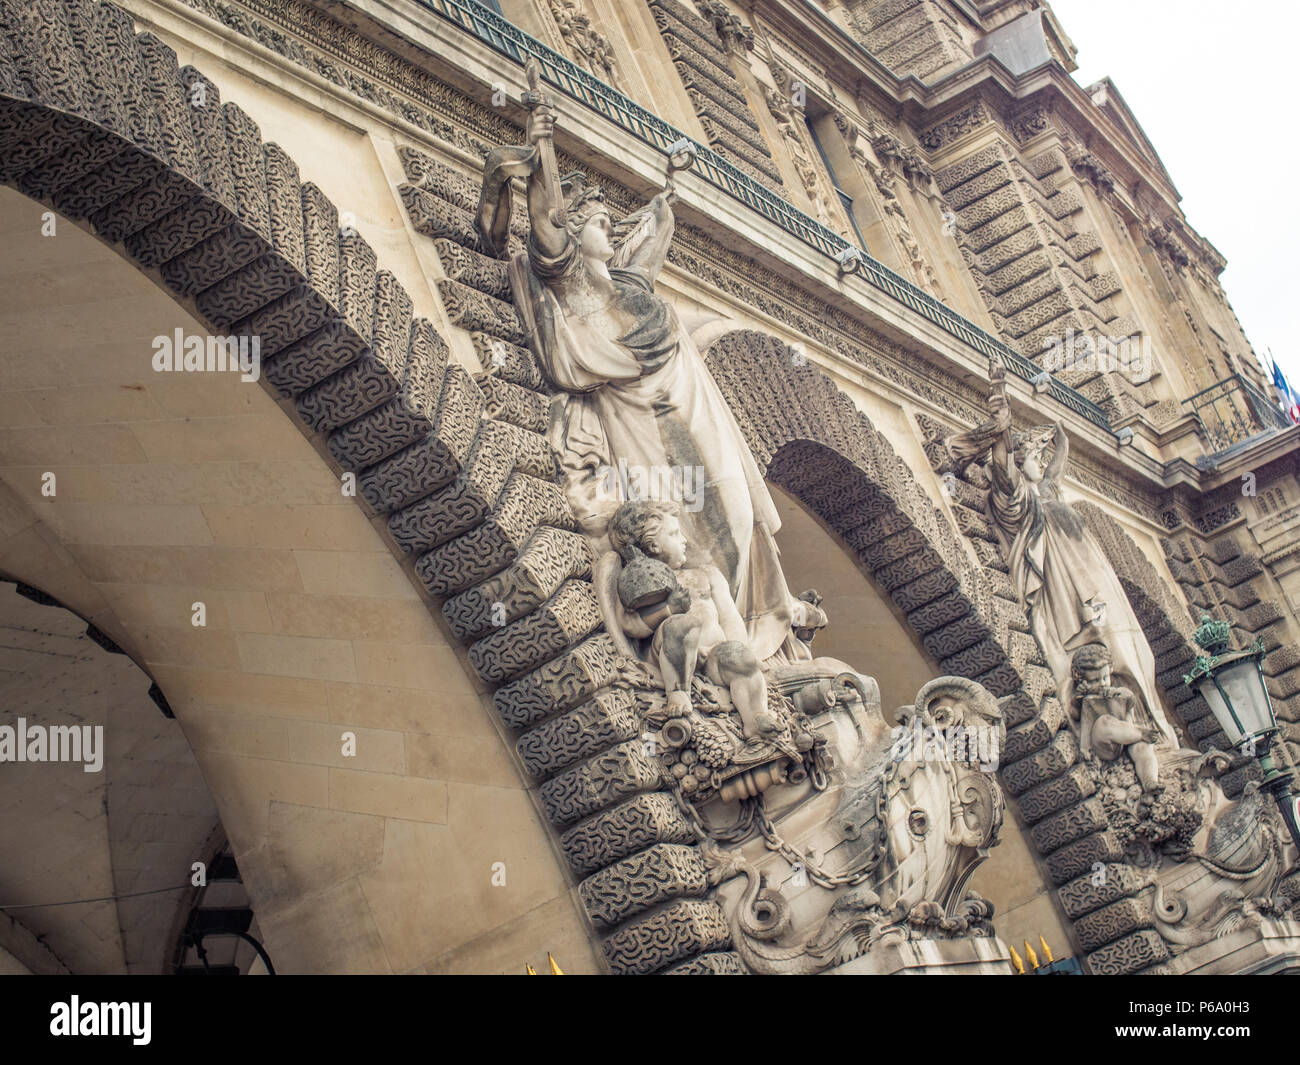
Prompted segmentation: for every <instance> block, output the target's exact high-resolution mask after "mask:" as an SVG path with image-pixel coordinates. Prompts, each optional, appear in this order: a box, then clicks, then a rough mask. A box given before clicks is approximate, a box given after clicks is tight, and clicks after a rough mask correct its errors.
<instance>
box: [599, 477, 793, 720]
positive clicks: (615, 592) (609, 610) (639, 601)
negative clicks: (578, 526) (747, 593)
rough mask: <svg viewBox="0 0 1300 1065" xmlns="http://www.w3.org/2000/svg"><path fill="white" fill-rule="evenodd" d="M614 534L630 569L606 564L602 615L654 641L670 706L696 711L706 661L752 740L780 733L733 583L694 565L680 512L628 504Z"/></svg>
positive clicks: (613, 522)
mask: <svg viewBox="0 0 1300 1065" xmlns="http://www.w3.org/2000/svg"><path fill="white" fill-rule="evenodd" d="M608 531H609V542H610V545H611V546H612V547H613V549H614V551H615V552H617V559H619V560H621V561H622V567H621V571H620V567H619V566H618V565H617V561H616V560H615V559H614V558H613V557H612V556H606V559H604V560H602V563H601V565H600V567H599V570H600V574H599V576H598V588H599V594H600V599H601V607H602V610H604V611H605V613H606V621H607V622H609V621H610V620H613V621H614V622H615V623H616V626H617V628H618V629H620V630H621V631H622V632H623V633H626V634H627V635H628V636H633V637H636V638H640V639H645V638H649V639H650V655H651V656H652V658H653V659H654V661H655V662H656V663H657V665H658V666H659V670H660V673H661V674H662V676H663V682H664V689H665V691H666V692H667V693H668V702H669V705H670V706H672V707H674V708H676V709H677V710H679V711H681V712H687V711H689V710H690V707H691V699H690V690H691V678H692V677H694V675H695V670H696V667H697V665H698V663H699V662H700V661H701V660H703V662H704V668H705V671H706V675H707V676H708V678H709V679H710V680H712V681H713V682H714V683H715V684H719V685H722V686H724V687H726V688H727V689H728V690H729V691H730V693H731V701H732V704H733V705H734V706H735V708H736V710H737V711H738V712H739V714H740V719H741V721H742V723H743V726H744V735H745V738H746V739H758V738H761V737H764V736H766V735H769V734H771V733H773V732H777V731H779V730H780V728H781V722H780V721H779V720H777V717H776V715H775V714H774V713H773V712H772V711H771V710H769V709H768V706H767V681H766V679H765V678H764V677H763V672H762V669H761V668H760V666H759V661H758V658H757V656H755V654H754V652H753V650H752V649H751V648H750V646H749V643H748V640H747V638H746V635H747V634H746V631H745V623H744V621H743V619H742V618H741V616H740V612H739V611H738V610H737V609H736V603H735V600H734V599H732V597H731V591H730V589H729V588H728V586H727V580H726V578H725V577H724V576H723V575H722V572H721V571H720V570H719V569H718V567H717V566H715V565H713V564H712V563H706V564H704V565H699V566H694V565H687V544H686V537H685V536H684V535H683V533H682V529H681V524H680V522H679V521H678V519H677V514H676V508H675V507H674V506H673V505H672V504H669V503H662V502H655V501H646V500H634V501H631V502H627V503H624V504H622V505H621V506H620V507H619V508H618V509H617V510H616V511H615V512H614V515H613V517H612V518H610V521H609V530H608ZM611 614H612V615H613V618H612V619H611V617H610V615H611ZM609 627H610V628H611V629H613V628H614V627H615V626H613V625H611V626H609Z"/></svg>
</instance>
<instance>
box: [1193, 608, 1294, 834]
mask: <svg viewBox="0 0 1300 1065" xmlns="http://www.w3.org/2000/svg"><path fill="white" fill-rule="evenodd" d="M1229 632H1230V630H1229V627H1228V623H1227V622H1226V621H1215V620H1213V619H1212V618H1211V617H1210V616H1209V615H1208V614H1205V615H1202V617H1201V627H1200V628H1198V629H1197V630H1196V635H1195V637H1194V638H1195V640H1196V643H1197V645H1198V646H1200V648H1201V649H1202V650H1203V651H1205V654H1203V655H1200V656H1199V657H1198V658H1197V659H1196V663H1195V665H1194V666H1193V667H1192V672H1191V673H1190V674H1186V675H1184V677H1183V683H1185V684H1187V685H1189V686H1190V687H1193V688H1195V689H1196V690H1197V691H1198V692H1199V693H1200V695H1201V698H1203V699H1204V700H1205V701H1206V702H1207V703H1208V704H1209V706H1210V710H1211V711H1213V713H1214V718H1215V720H1216V721H1217V722H1218V723H1219V728H1221V729H1222V730H1223V734H1224V735H1225V736H1227V737H1228V742H1230V743H1231V744H1232V745H1233V746H1234V747H1240V748H1241V749H1242V750H1243V751H1245V752H1247V753H1249V754H1253V755H1255V756H1256V757H1257V758H1258V759H1259V765H1260V768H1261V769H1262V770H1263V771H1264V781H1263V787H1264V790H1265V791H1269V792H1272V794H1273V798H1274V799H1275V800H1276V801H1277V805H1278V809H1279V810H1281V812H1282V820H1283V821H1284V822H1286V827H1287V829H1288V830H1289V831H1290V833H1291V839H1292V840H1293V841H1294V842H1295V845H1296V849H1297V850H1300V810H1298V809H1297V805H1298V801H1297V799H1296V798H1295V797H1294V796H1293V795H1292V794H1291V781H1292V776H1293V774H1292V773H1291V771H1290V770H1289V769H1285V768H1279V767H1278V766H1277V764H1276V763H1275V762H1274V761H1273V755H1272V751H1271V748H1272V745H1273V738H1274V737H1275V736H1276V735H1277V731H1278V729H1277V718H1276V717H1275V716H1274V714H1273V701H1272V700H1271V699H1270V698H1269V696H1268V686H1267V685H1266V684H1265V681H1264V644H1263V642H1262V641H1260V640H1256V641H1255V644H1254V646H1253V647H1250V648H1248V649H1247V650H1245V651H1229V650H1228V634H1229Z"/></svg>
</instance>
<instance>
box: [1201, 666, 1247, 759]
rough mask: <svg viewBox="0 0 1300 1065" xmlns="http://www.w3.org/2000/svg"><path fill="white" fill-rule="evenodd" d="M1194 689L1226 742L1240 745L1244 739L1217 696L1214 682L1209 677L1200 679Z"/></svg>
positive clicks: (1217, 691) (1219, 696)
mask: <svg viewBox="0 0 1300 1065" xmlns="http://www.w3.org/2000/svg"><path fill="white" fill-rule="evenodd" d="M1196 687H1197V689H1198V690H1199V691H1200V693H1201V698H1202V699H1204V700H1205V701H1206V702H1207V703H1208V704H1209V707H1210V710H1211V712H1212V713H1213V714H1214V720H1215V721H1217V722H1218V723H1219V728H1221V729H1223V734H1224V735H1225V736H1227V737H1228V742H1229V743H1231V744H1232V745H1233V746H1236V745H1237V744H1238V743H1240V742H1241V741H1242V740H1243V739H1244V738H1245V737H1244V736H1243V735H1242V733H1241V729H1239V728H1237V725H1236V722H1234V721H1233V720H1232V715H1231V714H1230V713H1228V707H1227V705H1226V704H1225V703H1224V701H1223V696H1222V695H1220V694H1219V689H1218V688H1216V687H1215V686H1214V681H1212V680H1211V679H1210V678H1209V677H1202V678H1201V679H1200V680H1199V681H1197V682H1196Z"/></svg>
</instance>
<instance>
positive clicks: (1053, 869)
mask: <svg viewBox="0 0 1300 1065" xmlns="http://www.w3.org/2000/svg"><path fill="white" fill-rule="evenodd" d="M1123 858H1124V850H1123V848H1122V847H1121V846H1120V845H1119V841H1118V840H1116V839H1115V837H1114V836H1113V835H1112V834H1111V833H1110V832H1109V831H1102V832H1096V833H1094V834H1093V835H1091V836H1086V837H1085V838H1083V839H1081V840H1078V841H1076V842H1074V843H1071V844H1069V845H1067V846H1065V847H1062V848H1061V849H1060V850H1058V851H1054V852H1053V853H1052V854H1050V855H1048V856H1047V872H1048V875H1049V876H1051V878H1052V883H1054V884H1057V885H1060V884H1064V883H1065V882H1066V881H1067V880H1073V879H1074V878H1075V877H1076V876H1078V875H1079V874H1080V873H1082V872H1083V871H1084V870H1085V869H1091V868H1092V867H1093V866H1094V865H1095V864H1096V863H1097V862H1102V863H1105V862H1118V861H1122V860H1123Z"/></svg>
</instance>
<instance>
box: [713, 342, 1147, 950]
mask: <svg viewBox="0 0 1300 1065" xmlns="http://www.w3.org/2000/svg"><path fill="white" fill-rule="evenodd" d="M706 359H707V361H708V363H709V368H710V369H711V370H712V372H713V374H714V377H715V378H716V379H717V381H718V384H719V386H720V387H721V389H722V392H723V394H724V395H725V396H726V397H727V400H728V402H729V403H730V405H731V407H732V409H733V410H734V411H735V412H736V416H737V420H738V421H739V422H740V425H741V428H742V430H743V431H744V432H745V435H746V439H747V440H748V441H749V444H750V447H751V448H752V449H753V451H754V454H755V456H756V457H757V458H758V459H759V464H760V466H761V467H763V468H765V469H766V472H767V476H768V477H770V478H771V479H772V480H773V481H775V482H776V483H777V484H780V485H781V486H782V487H784V488H786V489H787V490H789V491H791V492H792V493H793V494H795V495H797V496H798V497H799V498H800V499H801V500H803V501H804V502H805V503H806V504H807V505H808V506H809V508H810V509H812V510H813V511H814V512H815V513H816V514H817V515H818V517H819V518H820V519H821V520H822V521H823V522H824V523H825V524H826V525H827V526H828V527H830V528H831V529H833V530H834V531H835V532H836V533H838V535H839V536H840V537H841V539H842V540H843V541H844V542H845V543H846V544H847V545H848V546H849V547H850V548H851V549H852V550H853V551H854V552H855V553H856V554H857V557H858V559H859V562H860V565H861V566H862V568H863V569H864V570H865V571H866V572H867V573H870V574H871V575H872V577H873V578H874V580H875V581H876V582H877V584H879V585H880V586H881V587H883V588H884V589H886V590H887V591H888V593H889V595H890V597H891V598H892V599H893V601H894V602H895V603H896V604H897V605H898V607H899V608H900V609H901V610H902V611H903V612H904V613H905V615H906V617H907V620H908V623H909V624H910V625H912V627H913V629H914V631H915V632H916V633H917V635H918V636H919V637H920V639H921V641H922V643H923V644H924V646H925V647H926V648H927V650H929V651H930V653H931V654H932V655H933V657H934V658H935V659H936V660H937V661H938V662H939V664H940V668H941V669H942V670H943V671H944V672H945V673H952V674H957V675H962V676H969V677H972V678H973V679H976V680H978V681H980V683H982V684H983V685H984V686H985V687H986V688H988V689H989V690H990V691H992V692H994V693H995V694H997V695H998V696H1000V697H1001V698H1000V702H1001V705H1002V708H1003V714H1004V715H1005V717H1006V720H1007V726H1008V732H1007V743H1006V748H1005V750H1004V752H1003V758H1002V766H1001V779H1002V782H1003V785H1004V787H1005V788H1006V789H1007V791H1008V792H1009V793H1010V794H1011V796H1012V797H1013V801H1014V802H1015V804H1016V806H1017V809H1018V811H1019V814H1020V817H1021V819H1022V820H1023V821H1024V822H1025V823H1027V824H1028V826H1029V831H1028V836H1029V839H1030V841H1031V842H1032V845H1033V847H1034V849H1035V850H1036V851H1037V853H1038V855H1039V857H1040V858H1041V859H1042V861H1043V864H1044V866H1045V867H1046V870H1047V874H1048V877H1049V878H1050V880H1051V882H1052V884H1053V885H1054V886H1055V887H1056V890H1057V897H1058V899H1059V900H1060V902H1061V905H1062V908H1063V909H1064V911H1065V913H1066V915H1067V917H1068V918H1069V919H1070V920H1071V921H1072V922H1073V928H1074V933H1075V936H1076V937H1077V939H1078V941H1079V944H1080V946H1081V947H1082V949H1083V950H1084V952H1085V953H1086V954H1087V964H1088V966H1089V968H1090V969H1091V971H1092V972H1094V973H1098V974H1103V973H1124V972H1135V971H1138V970H1141V969H1144V968H1147V967H1149V966H1152V965H1155V964H1158V963H1159V962H1161V961H1163V960H1164V959H1165V958H1166V957H1167V951H1166V950H1165V948H1164V944H1163V942H1162V941H1161V940H1160V939H1159V937H1158V935H1157V934H1156V933H1155V932H1154V931H1153V930H1152V927H1151V925H1152V922H1151V917H1150V913H1149V911H1147V910H1146V909H1145V907H1143V906H1142V905H1140V904H1138V903H1137V901H1136V900H1134V899H1133V898H1132V896H1133V895H1134V893H1135V892H1136V891H1137V890H1139V888H1140V886H1141V876H1140V875H1139V873H1138V872H1137V870H1135V869H1132V868H1131V867H1129V866H1127V865H1124V864H1123V855H1122V850H1121V848H1120V847H1119V845H1118V843H1117V841H1116V839H1115V837H1114V835H1113V834H1112V833H1111V832H1110V826H1109V822H1108V820H1107V818H1106V814H1105V811H1104V809H1103V808H1102V805H1101V803H1100V801H1099V800H1098V799H1096V798H1095V792H1096V788H1097V781H1096V779H1095V776H1094V775H1093V773H1092V771H1091V770H1090V768H1089V767H1088V766H1087V765H1086V764H1084V763H1082V762H1081V761H1080V759H1079V752H1078V744H1077V742H1076V740H1075V737H1074V735H1073V733H1072V732H1071V730H1070V729H1069V728H1068V727H1066V715H1065V710H1064V708H1063V707H1062V706H1061V704H1060V702H1059V700H1058V699H1057V695H1056V684H1055V681H1054V680H1053V678H1052V675H1051V673H1050V671H1049V670H1048V669H1047V667H1046V665H1045V663H1044V661H1043V659H1042V656H1041V652H1040V651H1039V649H1038V645H1037V643H1036V641H1035V640H1034V638H1033V637H1032V636H1031V635H1030V633H1029V624H1028V619H1027V618H1026V617H1025V616H1024V611H1023V608H1021V607H1020V606H1019V605H1018V604H1016V603H1012V602H1010V601H1009V600H1007V599H1006V598H1004V597H1002V596H999V595H996V594H995V592H994V589H993V587H992V585H991V583H990V581H989V578H988V576H987V574H986V573H985V571H984V570H982V569H981V568H979V567H977V566H976V565H975V564H974V563H973V562H972V561H971V560H970V558H969V556H967V555H966V553H965V551H964V550H963V549H962V548H961V546H960V544H959V536H960V535H961V533H959V532H958V531H957V530H956V529H954V528H953V527H952V526H951V525H949V523H948V522H947V520H946V519H945V518H944V517H943V516H942V515H941V514H940V513H939V511H938V510H937V508H936V507H935V505H934V503H933V502H932V501H931V499H930V498H929V496H928V494H927V493H926V491H925V490H924V488H922V486H921V485H920V483H919V482H918V481H917V480H916V478H915V477H914V475H913V474H912V472H911V471H910V470H909V469H908V467H907V465H906V464H905V463H904V462H903V461H902V460H901V459H900V458H899V457H898V455H897V454H896V453H895V451H894V449H893V447H892V446H891V444H890V443H889V441H888V440H887V439H886V438H885V437H884V436H883V434H881V433H880V432H879V431H878V430H877V429H875V427H874V426H872V425H871V424H870V422H869V420H868V419H867V418H866V416H865V415H864V414H862V412H861V411H859V410H857V408H855V407H854V405H853V403H852V401H851V400H850V399H849V398H848V397H847V396H845V395H844V394H843V393H842V392H840V391H839V389H838V388H836V386H835V385H834V383H833V382H832V381H831V380H830V379H829V378H827V377H826V376H825V375H823V374H821V373H820V372H818V371H817V370H816V368H815V367H813V366H811V365H809V364H808V361H807V359H806V357H799V356H798V355H797V354H796V352H795V351H794V350H793V349H791V348H790V347H788V346H787V345H786V344H784V343H782V342H781V341H779V340H777V339H776V338H774V337H771V336H768V335H767V334H764V333H760V332H757V331H754V330H740V331H736V332H733V333H729V334H726V335H724V336H722V337H720V338H719V339H717V340H716V341H715V342H714V343H713V344H712V345H711V346H710V347H709V349H708V351H707V353H706ZM1098 863H1100V866H1101V867H1102V868H1104V869H1105V870H1106V878H1105V881H1104V884H1103V885H1102V886H1100V887H1099V886H1096V885H1094V884H1093V878H1092V876H1091V875H1090V874H1091V872H1092V870H1094V869H1095V868H1097V866H1098Z"/></svg>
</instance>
